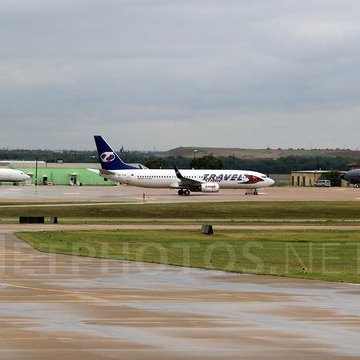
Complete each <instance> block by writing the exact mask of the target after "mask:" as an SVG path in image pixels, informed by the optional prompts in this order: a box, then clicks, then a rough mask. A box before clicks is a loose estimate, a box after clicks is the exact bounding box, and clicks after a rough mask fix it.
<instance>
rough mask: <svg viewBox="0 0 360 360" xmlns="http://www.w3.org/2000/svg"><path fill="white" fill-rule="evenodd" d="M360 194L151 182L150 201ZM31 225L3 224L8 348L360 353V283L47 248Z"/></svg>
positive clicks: (167, 353) (24, 191)
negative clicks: (31, 240) (35, 239)
mask: <svg viewBox="0 0 360 360" xmlns="http://www.w3.org/2000/svg"><path fill="white" fill-rule="evenodd" d="M142 191H143V189H139V188H130V187H109V188H108V187H106V188H104V187H91V188H86V187H73V188H70V187H55V186H54V187H38V188H37V189H35V188H34V187H30V186H29V187H3V186H2V187H0V202H6V201H14V200H15V201H35V202H36V201H39V202H43V201H54V202H57V201H59V202H64V201H75V202H90V203H91V202H93V201H105V202H108V201H111V202H142V201H143V196H142V194H143V193H142ZM359 198H360V190H358V189H312V188H311V189H302V188H269V189H266V191H265V190H264V191H263V192H261V195H259V196H245V195H243V192H239V191H234V190H226V191H221V192H220V193H218V194H209V195H207V194H194V196H190V197H179V196H177V195H176V193H175V192H171V191H168V190H154V189H149V190H148V191H147V192H146V194H145V201H150V202H168V201H228V200H229V201H232V200H234V201H243V200H245V201H259V200H261V201H267V200H272V201H276V200H278V201H285V200H290V201H296V200H319V201H326V200H344V201H357V200H359ZM19 226H20V225H17V224H14V225H6V224H2V225H1V227H0V268H1V281H0V359H4V360H5V359H6V360H13V359H16V360H22V359H26V360H32V359H34V360H35V359H36V360H42V359H47V360H48V359H52V360H57V359H64V358H68V359H79V360H82V359H87V360H92V359H100V360H101V359H130V360H131V359H145V360H147V359H170V360H172V359H210V360H211V359H219V358H221V359H239V358H242V359H253V360H254V359H295V360H297V359H302V360H303V359H321V360H322V359H358V358H360V343H359V341H358V339H359V336H360V310H359V309H360V308H359V300H360V287H359V286H357V285H346V284H335V283H327V282H316V281H304V280H297V279H285V278H278V277H264V276H251V275H237V274H229V273H224V272H216V271H205V270H197V269H188V268H179V267H172V266H165V265H155V264H144V263H135V262H125V261H114V260H101V259H92V258H80V257H72V256H65V255H55V254H45V253H39V252H37V251H35V250H33V249H32V248H31V247H30V246H29V245H27V244H26V243H24V242H22V241H20V240H18V239H17V238H15V236H14V235H13V234H12V232H13V231H14V230H17V229H19ZM100 226H101V225H100ZM124 226H135V227H138V225H124ZM69 227H70V228H73V227H72V226H71V225H69ZM116 227H119V226H116ZM180 227H181V228H183V226H182V225H180ZM59 228H62V229H66V226H65V225H63V226H61V224H60V225H46V229H47V230H50V229H59ZM87 228H89V226H88V225H87ZM91 228H92V227H91ZM94 228H95V225H94ZM252 228H253V227H252ZM21 229H23V230H29V229H30V230H31V229H36V230H38V229H39V227H38V226H37V225H35V226H33V225H26V226H25V227H24V226H21ZM359 269H360V265H359Z"/></svg>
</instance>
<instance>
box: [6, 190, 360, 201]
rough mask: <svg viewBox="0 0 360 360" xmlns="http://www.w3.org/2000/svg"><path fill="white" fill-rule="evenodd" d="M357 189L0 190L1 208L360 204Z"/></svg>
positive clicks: (359, 191) (359, 194)
mask: <svg viewBox="0 0 360 360" xmlns="http://www.w3.org/2000/svg"><path fill="white" fill-rule="evenodd" d="M359 200H360V188H359V189H355V188H303V187H269V188H265V189H262V190H260V191H259V195H245V191H244V190H233V189H223V190H220V191H219V192H218V193H210V194H209V193H208V194H205V193H192V194H191V195H190V196H179V195H177V192H176V191H175V190H169V189H145V188H138V187H132V186H37V187H35V186H0V204H1V202H7V201H18V202H21V201H32V202H69V201H70V202H88V203H92V202H113V203H142V202H150V203H161V202H184V201H186V202H199V201H201V202H209V201H210V202H216V201H359Z"/></svg>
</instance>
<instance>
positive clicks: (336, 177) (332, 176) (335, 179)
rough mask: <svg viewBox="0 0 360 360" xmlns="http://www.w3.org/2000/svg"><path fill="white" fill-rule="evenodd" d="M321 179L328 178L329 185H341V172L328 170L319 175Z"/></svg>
mask: <svg viewBox="0 0 360 360" xmlns="http://www.w3.org/2000/svg"><path fill="white" fill-rule="evenodd" d="M320 179H321V180H330V181H331V186H341V174H340V172H339V171H329V172H326V173H323V174H322V175H321V176H320Z"/></svg>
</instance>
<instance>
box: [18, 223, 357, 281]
mask: <svg viewBox="0 0 360 360" xmlns="http://www.w3.org/2000/svg"><path fill="white" fill-rule="evenodd" d="M17 235H18V236H19V237H20V238H22V239H23V240H25V241H27V242H28V243H29V244H31V245H32V246H34V247H35V248H36V249H38V250H40V251H43V252H57V253H62V254H69V255H80V256H90V257H100V258H110V259H124V260H132V261H145V262H152V263H162V264H171V265H178V266H190V267H197V268H205V269H216V270H225V271H231V272H239V273H251V274H268V275H277V276H289V277H298V278H305V279H317V280H329V281H338V282H347V283H360V232H358V231H341V230H337V231H327V230H318V231H282V230H268V231H223V232H221V233H220V232H219V233H215V234H214V235H212V236H206V235H203V234H201V233H199V232H196V231H170V230H169V231H140V230H129V231H123V230H121V231H67V232H64V231H51V232H46V231H45V232H21V233H18V234H17Z"/></svg>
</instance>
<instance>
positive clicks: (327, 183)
mask: <svg viewBox="0 0 360 360" xmlns="http://www.w3.org/2000/svg"><path fill="white" fill-rule="evenodd" d="M314 186H316V187H330V186H331V181H330V180H318V181H317V182H316V183H315V184H314Z"/></svg>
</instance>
